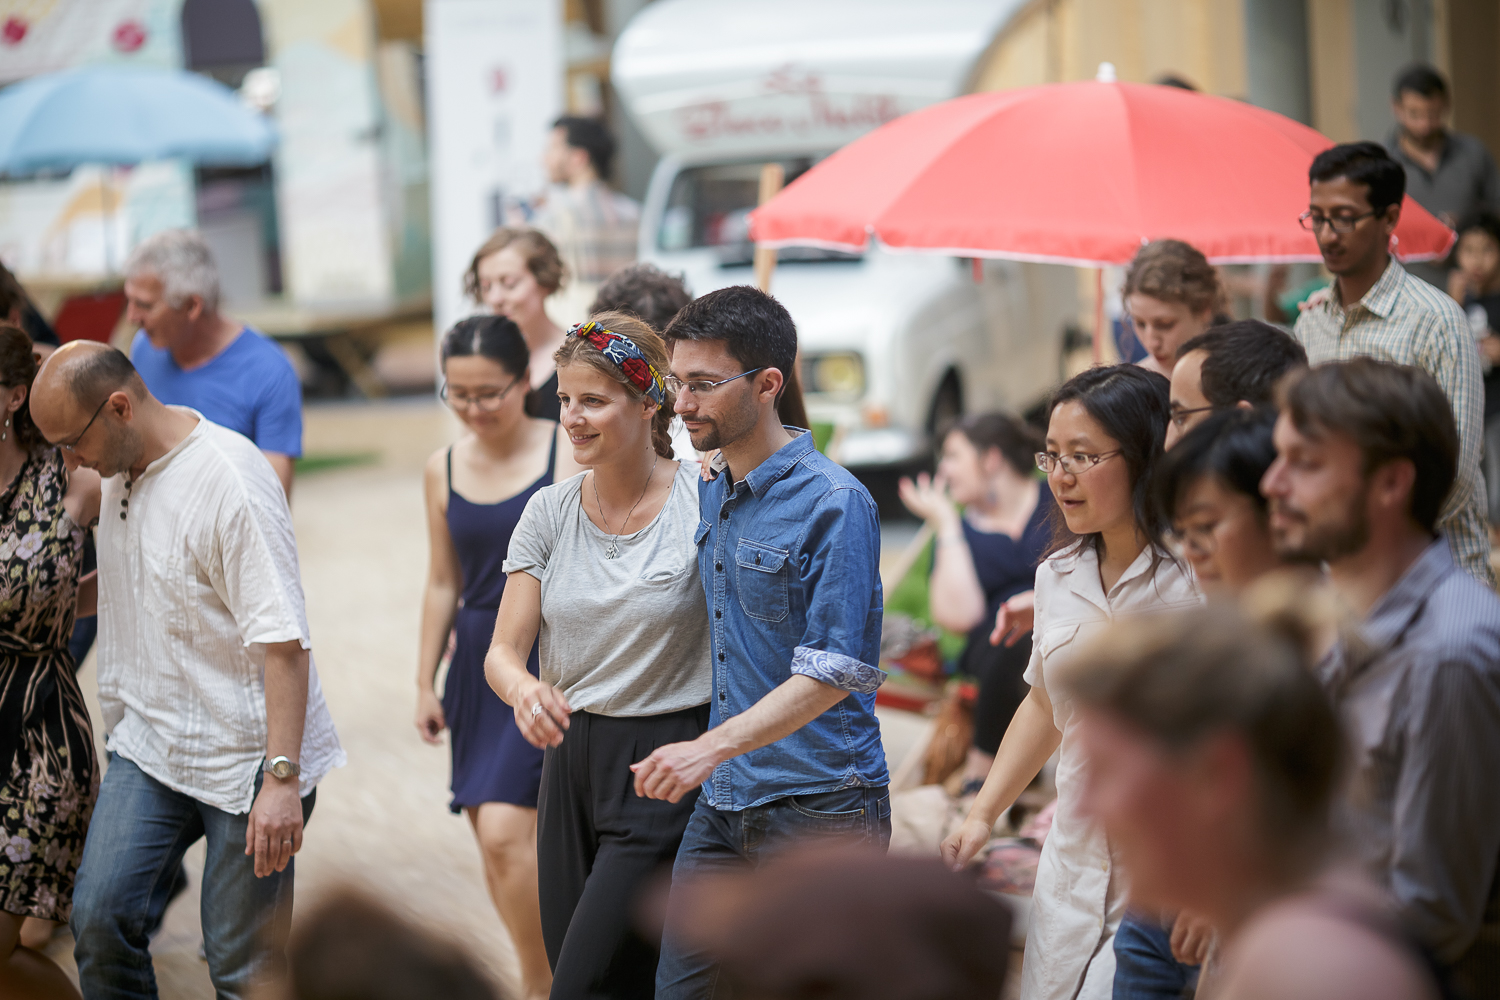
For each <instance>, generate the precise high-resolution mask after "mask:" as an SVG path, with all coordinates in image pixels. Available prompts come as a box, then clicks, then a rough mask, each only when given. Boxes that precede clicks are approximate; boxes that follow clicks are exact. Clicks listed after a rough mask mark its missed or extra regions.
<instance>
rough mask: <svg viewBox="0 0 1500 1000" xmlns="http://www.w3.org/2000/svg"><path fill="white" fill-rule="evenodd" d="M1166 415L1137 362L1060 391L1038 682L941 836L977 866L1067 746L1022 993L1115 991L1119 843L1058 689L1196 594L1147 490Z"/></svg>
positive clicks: (1035, 661) (1067, 998)
mask: <svg viewBox="0 0 1500 1000" xmlns="http://www.w3.org/2000/svg"><path fill="white" fill-rule="evenodd" d="M1168 416H1169V410H1168V404H1167V380H1166V379H1164V378H1162V377H1161V376H1160V375H1157V374H1155V373H1154V372H1148V371H1146V370H1144V369H1142V368H1139V367H1136V366H1134V365H1114V366H1112V367H1101V368H1091V369H1089V370H1088V371H1086V372H1083V373H1082V374H1080V375H1078V376H1075V377H1074V378H1072V379H1071V380H1069V381H1068V382H1067V383H1066V384H1064V385H1063V387H1062V388H1061V389H1059V390H1058V392H1057V394H1056V395H1055V396H1054V397H1053V402H1052V416H1051V419H1050V421H1049V423H1048V426H1047V445H1046V447H1047V450H1046V451H1045V452H1043V453H1041V454H1040V455H1038V456H1037V464H1038V466H1039V467H1041V468H1042V469H1043V470H1044V471H1046V472H1047V474H1048V485H1049V486H1050V487H1051V489H1052V493H1053V495H1054V496H1055V497H1056V498H1057V506H1058V510H1059V511H1060V512H1061V516H1062V521H1063V522H1064V523H1063V524H1060V525H1058V526H1057V532H1056V537H1055V538H1054V542H1053V546H1052V552H1051V555H1050V556H1049V557H1048V558H1047V559H1045V560H1043V562H1042V564H1041V565H1040V566H1039V567H1038V568H1037V573H1036V628H1035V634H1034V639H1033V646H1032V654H1031V663H1030V665H1029V666H1028V667H1027V669H1026V681H1027V683H1029V684H1030V685H1031V692H1030V694H1028V695H1027V696H1026V699H1025V701H1023V702H1022V704H1021V707H1020V708H1019V709H1018V710H1017V711H1016V715H1015V718H1014V719H1013V720H1012V721H1011V724H1010V727H1009V728H1008V729H1007V730H1006V732H1005V738H1004V739H1003V740H1002V741H1001V743H1000V751H999V753H998V754H997V755H996V757H995V764H994V767H993V768H991V769H990V773H989V777H988V778H987V779H986V780H985V783H984V788H983V789H982V790H981V791H980V793H979V796H978V797H977V798H976V799H975V801H974V805H973V808H972V809H970V811H969V816H968V819H966V820H965V821H964V824H963V826H961V827H960V828H959V829H958V830H957V832H955V833H954V834H953V835H952V836H950V837H949V838H948V839H947V840H945V841H944V842H943V847H942V851H943V858H944V860H945V861H947V862H948V864H949V865H951V866H952V867H954V868H961V867H962V866H964V865H965V864H967V863H968V862H969V861H970V860H971V859H972V858H973V857H974V855H975V854H977V853H978V852H979V850H980V849H981V848H982V847H983V846H984V845H985V843H986V842H987V841H988V840H989V838H990V835H991V830H992V828H993V827H994V825H995V821H996V820H997V819H998V818H999V817H1000V816H1001V814H1002V813H1004V812H1005V810H1007V809H1009V808H1010V806H1011V804H1012V803H1014V802H1015V800H1016V797H1017V796H1019V795H1020V794H1021V792H1022V790H1024V789H1025V788H1026V786H1027V785H1028V784H1030V782H1031V780H1032V779H1033V778H1035V777H1036V775H1037V773H1038V772H1039V771H1040V770H1041V768H1042V765H1043V764H1045V763H1046V762H1047V759H1048V758H1049V757H1051V756H1052V754H1053V752H1054V751H1057V750H1058V749H1059V748H1061V753H1060V755H1059V760H1058V765H1057V794H1058V804H1057V815H1056V818H1055V819H1054V820H1053V825H1052V831H1051V833H1050V834H1049V835H1048V837H1047V841H1046V844H1045V846H1044V847H1043V849H1042V857H1041V862H1040V864H1039V865H1038V868H1037V874H1036V889H1035V891H1034V893H1033V896H1032V910H1031V914H1032V916H1031V930H1030V933H1029V934H1028V935H1027V939H1026V957H1025V962H1024V965H1023V967H1022V986H1021V996H1022V997H1023V1000H1072V998H1074V997H1081V998H1086V1000H1096V998H1097V1000H1107V998H1108V997H1110V996H1111V993H1112V990H1113V984H1114V972H1115V968H1114V967H1115V961H1114V948H1113V938H1114V933H1115V928H1116V927H1118V926H1119V922H1120V917H1121V916H1122V915H1123V913H1124V908H1125V899H1124V895H1125V894H1124V885H1123V881H1122V878H1121V873H1120V872H1118V871H1116V870H1115V866H1114V864H1113V862H1112V860H1111V856H1110V849H1109V844H1108V842H1107V841H1106V840H1105V837H1104V834H1103V832H1102V831H1101V830H1099V829H1098V828H1097V826H1096V825H1094V824H1093V823H1091V822H1089V821H1088V820H1087V819H1086V818H1084V817H1083V816H1082V815H1081V814H1080V812H1079V810H1078V797H1079V794H1080V792H1081V786H1082V775H1081V773H1080V764H1081V761H1080V757H1079V750H1078V747H1077V742H1076V733H1075V731H1074V719H1073V709H1072V704H1071V703H1070V702H1069V701H1068V700H1066V699H1065V698H1064V697H1063V696H1062V695H1061V694H1060V693H1059V692H1058V691H1057V690H1056V689H1055V687H1054V684H1053V681H1052V675H1053V673H1054V671H1055V670H1056V669H1057V665H1058V664H1059V663H1060V662H1062V661H1063V660H1065V659H1066V657H1067V656H1068V655H1069V654H1070V653H1071V652H1072V651H1074V650H1076V649H1077V648H1078V646H1079V644H1080V639H1082V638H1085V637H1087V636H1089V635H1091V634H1092V633H1094V632H1096V631H1099V630H1100V629H1102V628H1103V627H1104V626H1105V625H1106V624H1107V623H1109V622H1110V621H1112V620H1114V619H1116V618H1120V617H1122V616H1127V615H1134V614H1140V613H1143V612H1148V611H1154V610H1158V609H1161V608H1168V607H1176V606H1181V605H1190V604H1194V603H1196V602H1197V601H1198V593H1197V591H1196V589H1195V588H1194V585H1193V581H1192V576H1191V574H1190V573H1189V572H1188V570H1187V568H1186V567H1185V566H1183V565H1182V564H1181V563H1179V562H1178V561H1176V559H1174V558H1173V556H1172V554H1171V553H1170V552H1169V551H1168V549H1167V547H1166V545H1165V543H1164V541H1163V535H1164V534H1165V531H1166V528H1167V525H1166V523H1165V521H1164V519H1163V518H1162V517H1161V515H1160V513H1159V512H1158V511H1157V510H1156V507H1155V504H1153V502H1152V498H1151V489H1150V487H1151V479H1152V473H1153V472H1154V470H1155V468H1156V465H1157V463H1158V462H1159V460H1160V459H1161V456H1162V440H1163V439H1164V437H1165V435H1166V430H1167V420H1168Z"/></svg>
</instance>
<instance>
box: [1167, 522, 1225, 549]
mask: <svg viewBox="0 0 1500 1000" xmlns="http://www.w3.org/2000/svg"><path fill="white" fill-rule="evenodd" d="M1219 524H1220V522H1219V521H1211V522H1209V523H1208V524H1177V525H1173V526H1172V532H1171V534H1172V539H1173V540H1174V541H1176V542H1177V544H1178V545H1179V546H1181V547H1182V548H1183V549H1191V550H1192V551H1193V552H1196V553H1197V554H1198V555H1200V556H1211V555H1213V554H1214V553H1215V552H1217V551H1218V550H1219V540H1218V537H1217V535H1216V532H1217V531H1218V530H1219Z"/></svg>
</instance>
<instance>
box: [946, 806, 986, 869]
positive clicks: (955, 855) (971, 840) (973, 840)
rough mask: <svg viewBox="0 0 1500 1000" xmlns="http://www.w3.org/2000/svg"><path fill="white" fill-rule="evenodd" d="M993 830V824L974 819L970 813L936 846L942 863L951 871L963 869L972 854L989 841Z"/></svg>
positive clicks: (972, 856)
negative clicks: (939, 845)
mask: <svg viewBox="0 0 1500 1000" xmlns="http://www.w3.org/2000/svg"><path fill="white" fill-rule="evenodd" d="M993 831H994V827H993V825H991V824H989V823H986V822H985V821H984V820H981V819H975V818H974V817H973V816H972V814H971V815H970V817H969V818H968V819H966V820H964V822H963V825H962V826H960V827H959V828H958V829H957V830H954V831H953V832H952V833H950V834H948V837H947V839H945V840H944V841H943V843H942V846H941V847H939V848H938V852H939V853H940V854H941V855H942V858H943V864H945V865H947V866H948V868H949V869H950V870H952V871H956V872H957V871H963V870H964V868H965V867H966V866H967V865H968V864H969V862H971V861H973V860H974V856H975V855H976V854H978V853H979V851H980V849H981V848H983V847H984V845H985V844H988V843H989V842H990V837H991V836H992V835H993Z"/></svg>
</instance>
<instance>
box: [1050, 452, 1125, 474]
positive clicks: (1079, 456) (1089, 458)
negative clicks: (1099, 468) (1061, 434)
mask: <svg viewBox="0 0 1500 1000" xmlns="http://www.w3.org/2000/svg"><path fill="white" fill-rule="evenodd" d="M1120 451H1121V449H1119V448H1116V449H1115V450H1114V451H1102V452H1100V453H1099V454H1097V455H1086V454H1084V453H1083V452H1081V451H1076V452H1074V453H1073V454H1071V455H1059V454H1058V453H1057V452H1055V451H1039V452H1037V453H1036V467H1037V468H1038V469H1041V470H1042V471H1043V472H1047V473H1050V472H1051V471H1052V470H1053V469H1055V468H1058V467H1059V466H1060V467H1061V468H1062V470H1063V471H1064V472H1066V473H1067V474H1068V475H1070V476H1077V475H1081V474H1082V473H1085V472H1087V471H1089V470H1090V469H1092V468H1093V467H1094V466H1096V465H1098V464H1099V463H1100V462H1102V461H1104V460H1105V459H1106V458H1111V457H1113V456H1115V455H1118V454H1120Z"/></svg>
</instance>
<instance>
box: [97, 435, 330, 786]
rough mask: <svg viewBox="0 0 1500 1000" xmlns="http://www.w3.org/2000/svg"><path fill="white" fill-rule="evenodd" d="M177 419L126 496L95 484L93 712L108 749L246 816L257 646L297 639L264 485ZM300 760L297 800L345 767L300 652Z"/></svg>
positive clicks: (277, 510) (274, 514)
mask: <svg viewBox="0 0 1500 1000" xmlns="http://www.w3.org/2000/svg"><path fill="white" fill-rule="evenodd" d="M174 409H179V408H178V407H174ZM189 412H192V413H193V414H194V415H196V416H197V417H198V426H196V427H194V428H193V430H192V432H191V433H190V434H188V436H187V437H185V438H183V440H182V441H181V442H179V443H178V444H177V446H176V447H174V448H173V449H172V450H171V451H169V452H167V453H166V454H165V455H163V456H162V457H161V458H158V459H157V460H156V461H154V462H152V463H151V464H150V465H148V466H146V469H145V471H144V472H142V473H141V476H140V478H139V479H137V480H136V481H135V482H134V483H133V484H132V486H131V488H130V489H128V490H127V488H126V486H125V483H124V476H123V475H117V476H112V477H110V478H109V479H106V480H104V491H103V494H104V495H103V503H102V505H101V508H100V519H99V533H98V546H99V660H98V662H99V704H100V708H101V709H102V710H103V716H104V720H103V721H104V730H105V732H106V733H107V734H108V735H107V737H106V746H108V748H109V749H110V750H111V751H113V752H114V753H117V754H119V755H120V756H122V757H124V758H126V759H127V760H129V761H132V762H133V763H134V764H135V765H136V766H138V767H139V768H140V769H141V770H142V771H145V772H146V773H147V774H149V775H150V776H151V777H153V778H155V779H156V780H157V781H159V782H161V783H162V784H163V785H166V786H167V787H168V788H170V789H172V790H173V791H176V792H180V793H182V794H184V795H188V796H191V797H192V798H194V799H197V800H198V801H200V802H203V803H206V804H207V805H211V806H213V807H214V808H216V809H222V810H224V811H225V812H229V813H247V812H249V811H250V807H251V805H252V804H253V802H254V794H255V779H256V775H257V773H258V772H259V771H260V769H261V765H262V762H263V761H264V760H265V756H266V691H265V646H266V644H267V643H273V642H290V641H292V640H296V641H297V642H300V643H301V644H302V648H304V649H310V648H311V645H312V642H311V640H310V638H309V637H308V630H307V616H306V613H305V611H304V609H303V600H302V583H301V579H300V577H299V575H298V569H297V543H296V539H295V537H294V536H293V534H292V516H291V510H290V508H289V507H288V506H287V500H286V494H285V493H284V492H283V490H282V487H281V483H280V481H279V480H278V479H277V478H276V473H275V472H274V471H273V470H272V469H271V466H270V463H268V462H267V461H266V458H265V456H264V455H262V454H261V453H260V451H259V449H257V448H256V447H255V445H254V444H252V443H251V442H250V441H249V440H248V439H247V438H245V437H242V436H241V435H239V434H236V433H235V432H234V431H231V430H228V429H227V428H224V427H220V426H219V425H218V424H215V423H213V422H211V421H209V420H207V419H205V418H204V417H203V415H202V414H200V413H197V411H196V410H193V411H189ZM127 501H128V503H127ZM122 514H124V515H125V516H124V517H122V516H121V515H122ZM300 763H301V766H302V778H301V793H302V794H303V795H306V794H307V793H308V792H309V791H310V790H311V789H312V787H313V786H314V785H316V784H317V783H318V780H319V779H320V778H322V777H323V776H324V775H325V774H327V773H328V772H329V771H330V770H332V769H333V768H335V767H340V766H342V765H343V764H344V763H345V757H344V751H343V749H342V748H341V747H340V746H339V741H338V736H337V735H336V734H335V733H334V729H333V720H332V719H331V718H330V717H329V714H328V706H327V705H326V704H325V703H324V701H323V690H322V688H321V686H320V685H319V684H318V672H317V668H316V667H315V666H314V665H313V664H312V662H311V656H309V662H308V678H307V715H306V721H305V726H304V729H303V733H302V752H301V756H300Z"/></svg>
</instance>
